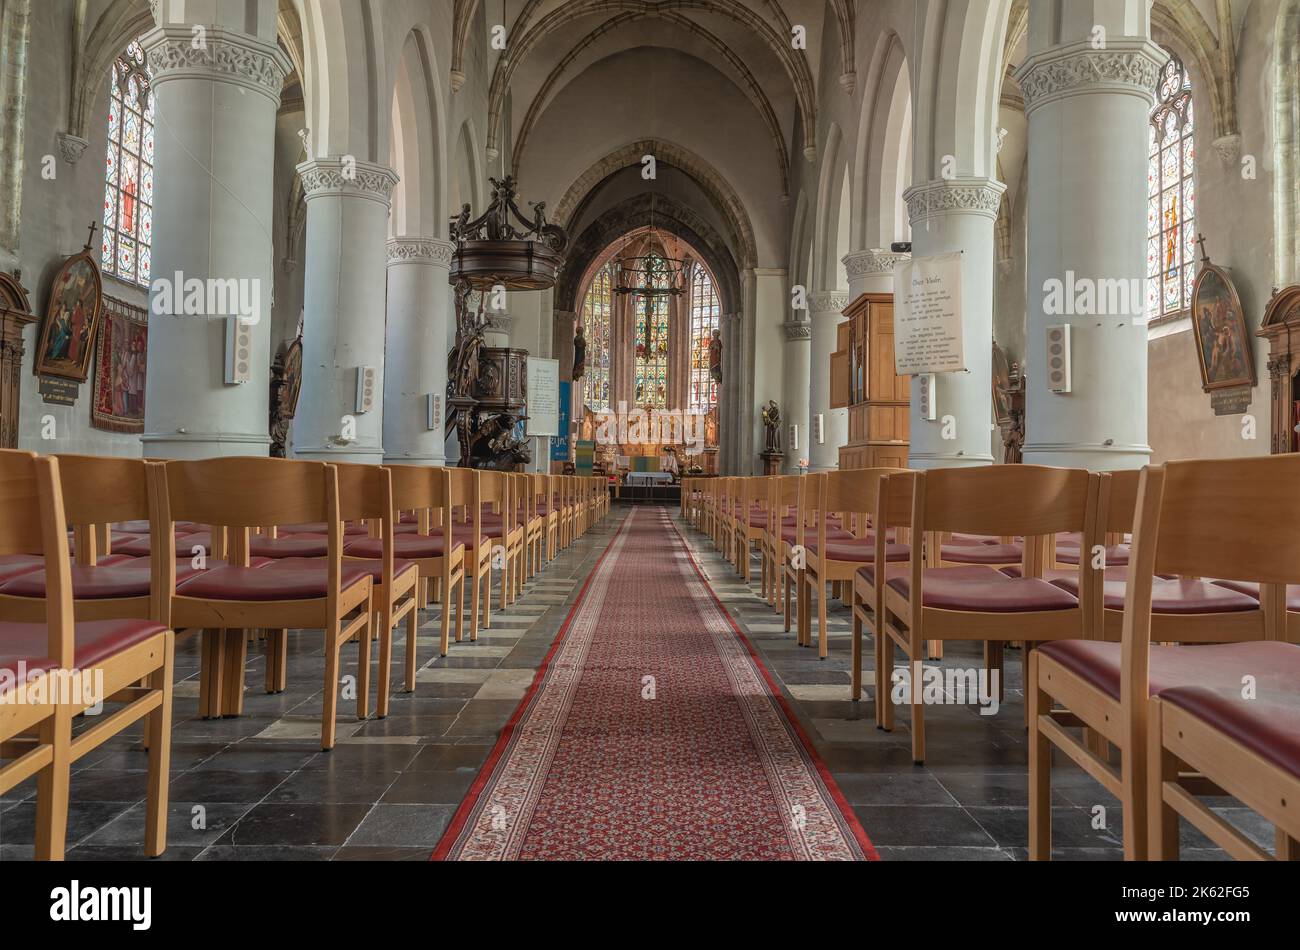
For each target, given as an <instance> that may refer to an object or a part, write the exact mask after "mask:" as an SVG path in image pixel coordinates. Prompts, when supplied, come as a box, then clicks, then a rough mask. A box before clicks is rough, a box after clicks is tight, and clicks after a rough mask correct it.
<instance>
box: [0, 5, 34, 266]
mask: <svg viewBox="0 0 1300 950" xmlns="http://www.w3.org/2000/svg"><path fill="white" fill-rule="evenodd" d="M30 36H31V0H8V2H6V3H2V4H0V62H3V64H4V65H3V68H0V207H3V209H4V211H3V212H2V213H0V265H2V266H3V267H4V269H5V270H6V271H9V270H12V269H13V268H14V267H16V266H17V264H18V235H19V229H20V226H21V223H22V205H23V136H24V133H25V132H26V129H27V50H28V43H29V40H30Z"/></svg>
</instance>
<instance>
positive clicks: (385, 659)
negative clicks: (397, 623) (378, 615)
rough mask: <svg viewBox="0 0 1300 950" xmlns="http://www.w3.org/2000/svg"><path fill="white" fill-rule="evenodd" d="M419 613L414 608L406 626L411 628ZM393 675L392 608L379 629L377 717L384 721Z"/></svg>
mask: <svg viewBox="0 0 1300 950" xmlns="http://www.w3.org/2000/svg"><path fill="white" fill-rule="evenodd" d="M417 613H418V611H417V610H416V609H415V608H414V607H412V608H411V612H410V613H409V614H407V615H406V624H407V627H408V628H409V627H410V626H411V618H412V617H414V616H416V615H417ZM392 673H393V614H392V608H391V607H390V608H389V610H388V616H386V617H385V618H384V620H383V626H382V627H380V629H379V676H378V679H377V680H376V681H375V715H376V716H377V717H379V718H380V719H383V718H384V717H385V716H387V715H388V690H389V688H390V686H389V680H390V679H391V678H392Z"/></svg>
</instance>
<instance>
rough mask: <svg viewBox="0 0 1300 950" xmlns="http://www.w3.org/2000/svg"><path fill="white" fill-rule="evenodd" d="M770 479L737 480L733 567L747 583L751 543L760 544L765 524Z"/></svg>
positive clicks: (759, 477)
mask: <svg viewBox="0 0 1300 950" xmlns="http://www.w3.org/2000/svg"><path fill="white" fill-rule="evenodd" d="M768 481H769V479H768V478H766V477H765V476H762V475H754V476H751V477H749V478H742V479H741V480H740V482H741V485H740V491H739V492H738V493H737V494H738V510H737V512H736V516H735V520H734V522H733V525H734V528H733V530H734V534H733V536H732V539H731V544H732V549H733V551H734V554H735V560H734V561H733V563H734V564H735V565H736V570H737V571H738V572H739V573H740V576H741V577H742V578H743V579H744V581H745V583H747V584H748V583H749V557H750V551H751V548H752V546H753V545H754V544H758V545H759V546H760V547H761V546H762V543H763V532H764V530H766V526H767V515H768V511H767V483H768Z"/></svg>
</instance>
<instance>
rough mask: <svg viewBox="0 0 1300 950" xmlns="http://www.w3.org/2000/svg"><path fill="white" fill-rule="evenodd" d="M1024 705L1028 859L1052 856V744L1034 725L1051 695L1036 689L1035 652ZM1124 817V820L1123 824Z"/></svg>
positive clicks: (1030, 665)
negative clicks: (1026, 734) (1026, 713)
mask: <svg viewBox="0 0 1300 950" xmlns="http://www.w3.org/2000/svg"><path fill="white" fill-rule="evenodd" d="M1025 704H1026V706H1027V707H1028V709H1029V860H1031V861H1050V860H1051V857H1052V744H1051V742H1050V741H1049V740H1048V739H1047V737H1046V736H1045V735H1043V733H1042V732H1041V731H1039V728H1038V717H1039V716H1043V715H1046V714H1047V713H1048V712H1049V711H1050V710H1051V706H1052V698H1051V697H1050V696H1048V695H1047V694H1046V693H1044V692H1043V691H1042V690H1041V689H1039V688H1038V654H1037V653H1033V652H1031V653H1030V654H1029V669H1028V670H1027V671H1026V673H1025ZM1127 817H1128V816H1125V823H1127Z"/></svg>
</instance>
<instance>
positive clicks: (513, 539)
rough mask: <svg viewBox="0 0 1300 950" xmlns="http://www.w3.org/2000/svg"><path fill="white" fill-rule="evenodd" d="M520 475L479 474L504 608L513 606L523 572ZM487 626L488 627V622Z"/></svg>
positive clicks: (484, 512) (484, 511)
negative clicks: (519, 498) (495, 548)
mask: <svg viewBox="0 0 1300 950" xmlns="http://www.w3.org/2000/svg"><path fill="white" fill-rule="evenodd" d="M518 492H519V489H518V476H517V475H515V474H514V473H511V472H489V471H481V472H479V493H480V499H481V502H482V506H483V531H484V533H485V534H487V535H488V537H489V538H490V539H492V541H493V544H494V547H499V548H500V550H499V551H497V553H496V556H495V562H496V563H494V564H493V567H500V568H501V601H500V604H501V609H502V610H505V609H506V608H507V607H509V606H510V605H511V604H512V603H514V601H515V598H516V596H517V593H518V591H517V587H516V585H517V584H518V580H519V575H520V573H522V570H523V559H524V525H523V521H522V520H521V519H520V516H519V513H518V511H517V496H518ZM484 626H487V624H486V623H485V624H484Z"/></svg>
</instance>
